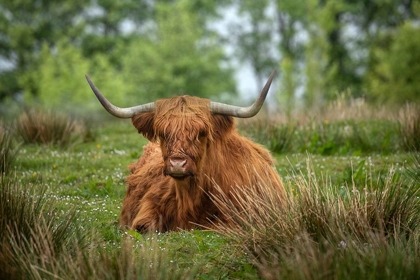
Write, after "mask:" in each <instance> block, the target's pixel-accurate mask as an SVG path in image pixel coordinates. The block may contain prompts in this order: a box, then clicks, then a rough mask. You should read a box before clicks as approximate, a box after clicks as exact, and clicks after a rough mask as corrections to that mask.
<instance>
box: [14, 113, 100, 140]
mask: <svg viewBox="0 0 420 280" xmlns="http://www.w3.org/2000/svg"><path fill="white" fill-rule="evenodd" d="M16 126H17V134H18V135H19V136H20V137H21V138H22V139H23V142H24V143H25V144H44V145H46V144H57V145H59V146H62V147H65V146H68V145H69V144H71V143H73V142H74V141H75V140H76V139H77V138H79V137H80V136H82V137H83V139H85V140H89V139H91V138H92V135H93V134H92V133H91V130H90V129H88V128H87V127H86V125H84V123H81V122H78V121H77V120H75V119H74V118H72V117H70V116H67V115H64V114H61V113H56V112H53V111H41V110H28V111H25V112H24V113H23V114H22V115H21V116H20V117H19V119H18V121H17V125H16Z"/></svg>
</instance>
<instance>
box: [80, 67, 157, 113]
mask: <svg viewBox="0 0 420 280" xmlns="http://www.w3.org/2000/svg"><path fill="white" fill-rule="evenodd" d="M85 76H86V80H87V81H88V83H89V85H90V87H91V88H92V91H93V93H94V94H95V95H96V97H97V98H98V100H99V102H101V104H102V106H104V108H105V110H107V111H108V112H109V113H110V114H111V115H113V116H115V117H117V118H123V119H128V118H132V117H134V116H135V115H137V114H139V113H146V112H152V111H154V110H155V108H156V106H155V103H154V102H152V103H147V104H144V105H138V106H134V107H129V108H120V107H117V106H115V105H113V104H112V103H111V102H109V101H108V100H107V99H106V98H105V97H104V96H103V95H102V93H101V92H100V91H99V90H98V89H97V88H96V87H95V84H94V83H93V82H92V81H91V79H90V78H89V76H88V75H85Z"/></svg>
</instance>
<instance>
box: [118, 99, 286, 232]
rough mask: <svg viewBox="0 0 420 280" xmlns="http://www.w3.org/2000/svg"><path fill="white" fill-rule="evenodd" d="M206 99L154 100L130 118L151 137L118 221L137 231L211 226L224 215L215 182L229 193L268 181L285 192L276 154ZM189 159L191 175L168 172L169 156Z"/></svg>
mask: <svg viewBox="0 0 420 280" xmlns="http://www.w3.org/2000/svg"><path fill="white" fill-rule="evenodd" d="M209 102H210V101H209V100H207V99H201V98H197V97H190V96H181V97H174V98H171V99H162V100H158V101H156V110H155V111H154V112H151V113H141V114H138V115H136V116H134V117H133V118H132V122H133V125H134V126H135V127H136V128H137V130H138V131H139V133H142V134H143V135H144V136H145V137H147V138H148V139H149V140H150V143H149V144H148V145H147V146H145V147H144V153H143V155H142V156H141V157H140V159H139V160H138V161H137V162H136V163H134V164H132V165H131V166H130V171H131V175H130V176H129V177H128V178H127V183H128V189H127V193H126V196H125V198H124V203H123V207H122V212H121V217H120V223H121V225H123V226H127V227H129V228H132V229H135V230H137V231H141V232H143V231H155V230H158V231H168V230H177V229H191V228H194V227H198V225H202V226H207V227H208V226H210V227H211V224H212V222H213V221H214V220H215V218H217V219H220V220H222V221H223V220H225V218H226V217H224V215H223V214H222V213H220V211H219V210H218V209H217V208H216V207H215V205H214V204H213V202H212V201H211V199H210V197H209V194H216V195H217V192H216V188H215V187H214V186H215V184H217V185H218V186H219V187H220V189H221V190H222V191H223V192H224V193H225V194H226V195H227V196H228V197H229V194H230V193H232V191H234V190H236V189H238V188H242V187H244V186H253V187H256V188H258V186H259V185H260V184H270V185H272V186H273V187H275V188H277V189H278V191H279V192H281V193H283V194H284V188H283V186H282V183H281V180H280V178H279V176H278V174H277V173H276V171H275V170H274V169H273V159H272V157H271V155H270V153H269V152H268V151H267V150H266V149H265V148H263V147H262V146H260V145H258V144H255V143H253V142H251V141H249V140H247V139H246V138H244V137H242V136H240V135H239V134H238V133H237V131H236V129H235V128H234V119H233V118H232V117H228V116H222V115H212V114H211V113H210V111H209V108H208V103H209ZM174 157H176V158H182V159H186V160H188V163H187V166H186V168H187V169H188V172H189V174H190V176H187V177H186V178H181V179H176V178H172V177H170V176H166V175H165V173H166V169H167V168H168V164H169V163H168V162H169V159H170V158H174Z"/></svg>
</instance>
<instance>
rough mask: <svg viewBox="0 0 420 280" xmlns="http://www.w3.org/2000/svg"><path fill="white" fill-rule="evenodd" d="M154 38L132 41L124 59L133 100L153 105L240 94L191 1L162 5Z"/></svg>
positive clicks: (216, 46)
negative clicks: (184, 96) (183, 97)
mask: <svg viewBox="0 0 420 280" xmlns="http://www.w3.org/2000/svg"><path fill="white" fill-rule="evenodd" d="M156 13H157V14H156V30H153V31H150V32H149V33H150V34H153V35H152V36H149V37H148V38H143V39H138V40H135V41H133V42H132V43H131V44H130V46H129V47H128V49H127V54H126V55H125V57H124V60H123V64H124V68H123V74H124V81H126V83H127V84H128V86H129V89H128V90H129V94H130V96H132V98H133V100H139V101H141V102H150V101H153V100H156V99H158V98H161V97H170V96H173V95H174V94H177V95H181V94H188V95H194V96H201V97H216V96H218V95H220V94H221V93H223V92H229V93H235V85H234V83H233V80H232V71H231V70H230V69H229V68H221V64H222V62H223V61H224V60H225V58H224V55H223V50H222V48H221V47H220V46H218V45H217V44H216V43H217V41H215V40H213V38H211V37H210V38H206V40H204V41H203V40H200V39H201V38H202V37H203V32H204V30H203V29H202V28H201V26H200V24H197V21H198V17H197V15H196V14H194V13H193V12H192V10H191V6H190V5H189V3H188V2H187V1H180V2H178V3H172V4H159V5H158V6H157V9H156Z"/></svg>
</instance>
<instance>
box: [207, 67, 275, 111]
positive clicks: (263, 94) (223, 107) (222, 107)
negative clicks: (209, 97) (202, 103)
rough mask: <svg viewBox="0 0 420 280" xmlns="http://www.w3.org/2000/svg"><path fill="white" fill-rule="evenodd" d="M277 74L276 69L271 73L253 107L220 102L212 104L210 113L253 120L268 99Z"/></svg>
mask: <svg viewBox="0 0 420 280" xmlns="http://www.w3.org/2000/svg"><path fill="white" fill-rule="evenodd" d="M275 73H276V69H274V70H273V72H271V75H270V78H268V81H267V83H265V86H264V88H263V89H262V91H261V93H260V97H258V99H257V101H255V102H254V104H252V105H251V106H249V107H238V106H232V105H228V104H223V103H218V102H210V105H209V106H210V111H211V112H212V113H213V114H219V115H228V116H232V117H237V118H251V117H253V116H255V115H256V114H257V113H258V112H259V111H260V109H261V107H262V105H263V104H264V100H265V98H266V97H267V93H268V90H269V89H270V85H271V82H272V81H273V78H274V74H275Z"/></svg>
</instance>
